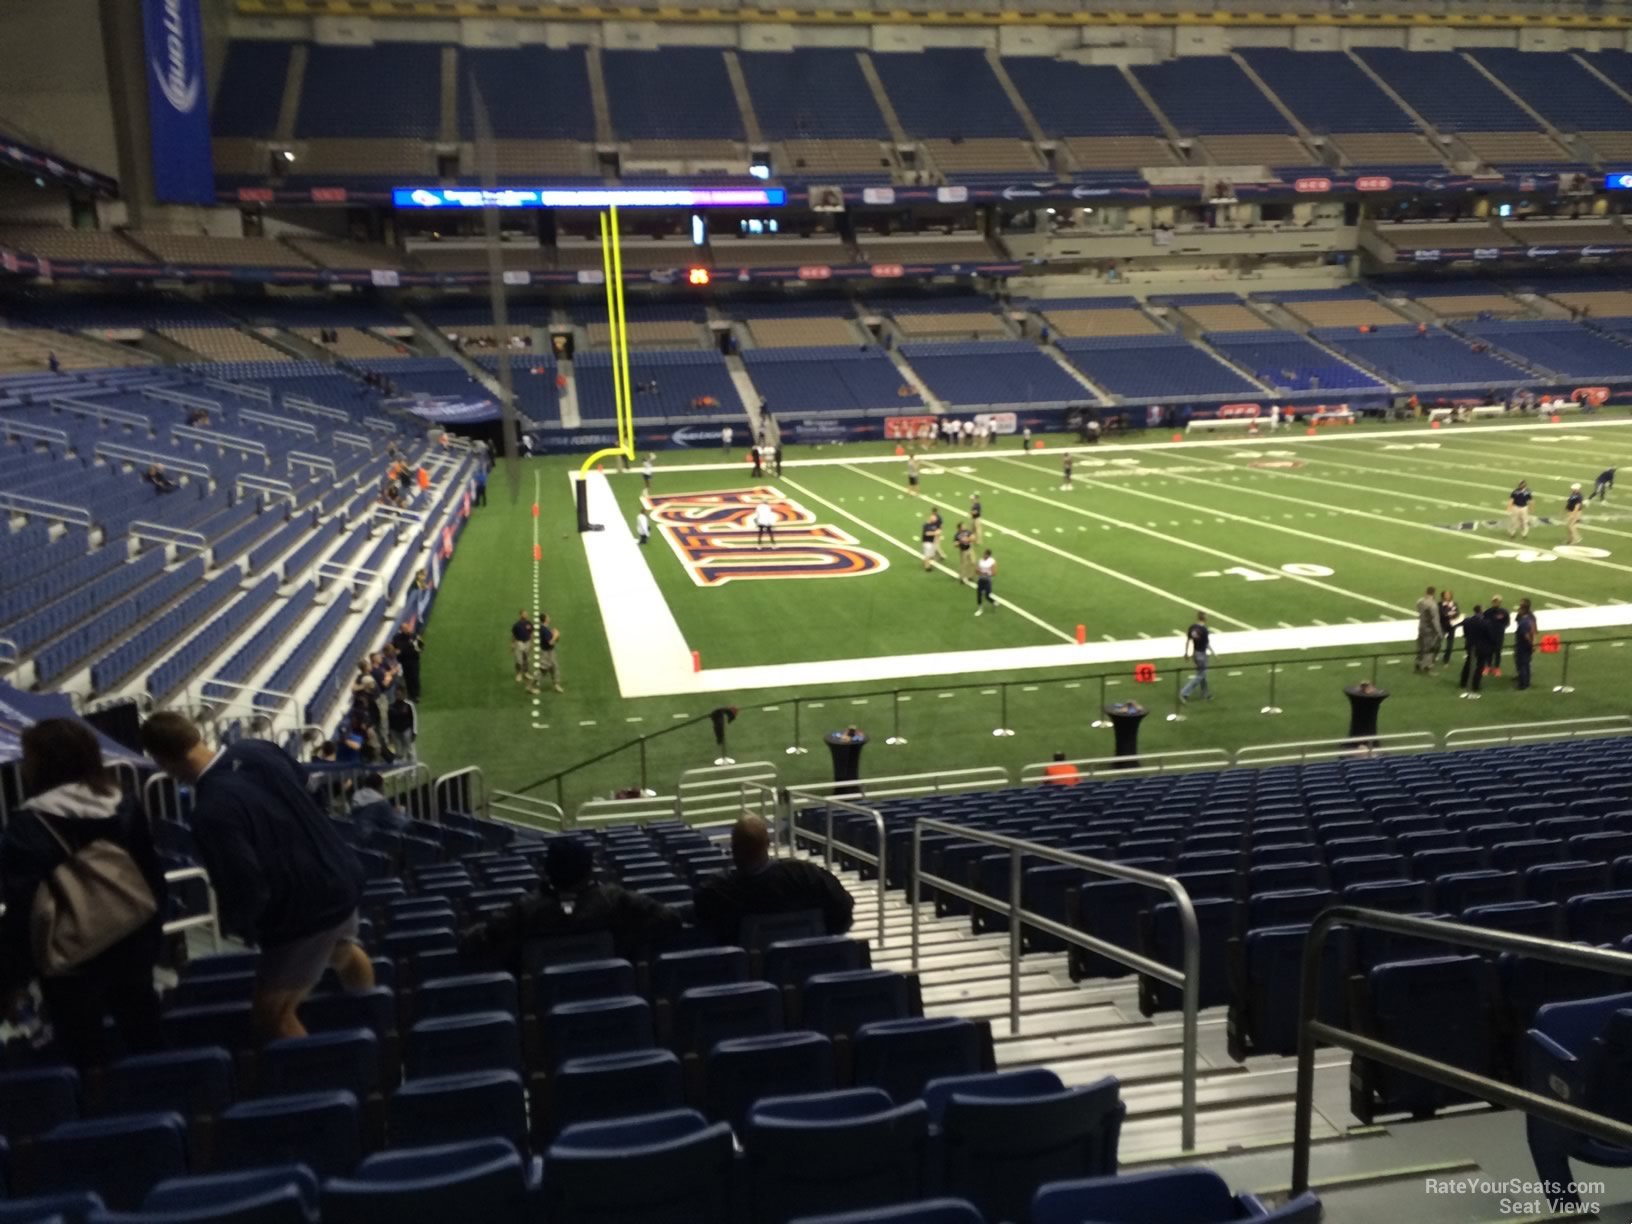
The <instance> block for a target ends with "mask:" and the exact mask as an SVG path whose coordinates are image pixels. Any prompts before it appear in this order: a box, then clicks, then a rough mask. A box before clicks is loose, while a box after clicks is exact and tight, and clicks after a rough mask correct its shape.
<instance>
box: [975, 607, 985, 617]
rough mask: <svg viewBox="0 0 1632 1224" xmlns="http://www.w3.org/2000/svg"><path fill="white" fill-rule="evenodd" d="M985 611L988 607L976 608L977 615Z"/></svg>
mask: <svg viewBox="0 0 1632 1224" xmlns="http://www.w3.org/2000/svg"><path fill="white" fill-rule="evenodd" d="M984 611H986V609H985V608H976V609H975V615H976V616H979V615H980V614H981V613H982V612H984Z"/></svg>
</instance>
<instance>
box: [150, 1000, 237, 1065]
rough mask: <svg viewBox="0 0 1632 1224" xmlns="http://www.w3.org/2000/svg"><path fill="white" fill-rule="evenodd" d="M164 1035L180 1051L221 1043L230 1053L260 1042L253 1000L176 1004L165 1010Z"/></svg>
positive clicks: (219, 1044) (173, 1047) (172, 1046)
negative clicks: (250, 1004) (181, 1005)
mask: <svg viewBox="0 0 1632 1224" xmlns="http://www.w3.org/2000/svg"><path fill="white" fill-rule="evenodd" d="M164 1037H165V1041H166V1042H167V1043H169V1045H170V1046H171V1048H172V1049H177V1050H185V1049H191V1048H195V1047H199V1046H220V1047H221V1048H222V1049H224V1050H227V1051H229V1052H235V1051H238V1050H244V1049H248V1048H249V1047H250V1046H252V1045H254V1044H255V1041H256V1037H255V1021H254V1017H253V1016H252V1015H251V1014H250V1009H249V1000H248V999H245V1000H244V1001H243V1002H242V1003H211V1004H208V1005H206V1006H203V1007H172V1008H170V1009H169V1010H168V1011H166V1012H165V1013H164Z"/></svg>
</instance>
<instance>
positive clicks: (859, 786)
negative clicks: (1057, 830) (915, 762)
mask: <svg viewBox="0 0 1632 1224" xmlns="http://www.w3.org/2000/svg"><path fill="white" fill-rule="evenodd" d="M1013 784H1014V779H1013V778H1012V777H1011V776H1010V774H1009V771H1008V770H1007V769H1005V768H1003V766H1001V765H977V766H976V767H974V768H973V769H940V770H935V771H934V772H932V773H916V774H896V775H894V776H893V777H884V778H862V779H860V780H859V781H856V782H803V783H800V784H799V785H797V786H790V787H788V794H789V795H790V796H793V795H799V796H808V797H810V798H813V799H821V798H826V797H827V796H830V795H834V794H837V793H839V792H841V791H842V792H843V793H844V794H852V793H858V792H859V793H862V794H865V795H866V796H867V797H868V798H869V799H902V798H907V797H909V796H912V795H955V794H958V793H959V792H960V791H979V790H1001V789H1002V788H1003V787H1005V786H1012V785H1013Z"/></svg>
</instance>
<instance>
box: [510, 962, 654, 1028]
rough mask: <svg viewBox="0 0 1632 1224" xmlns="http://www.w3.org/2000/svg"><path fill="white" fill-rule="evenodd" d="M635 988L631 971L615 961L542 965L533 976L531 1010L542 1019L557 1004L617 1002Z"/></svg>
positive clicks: (627, 965) (629, 967)
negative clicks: (595, 1001)
mask: <svg viewBox="0 0 1632 1224" xmlns="http://www.w3.org/2000/svg"><path fill="white" fill-rule="evenodd" d="M635 985H636V980H635V967H634V966H633V965H631V964H630V963H629V962H628V961H626V960H621V959H619V958H617V957H611V958H608V959H606V960H586V961H568V962H567V963H566V964H563V965H546V966H545V967H544V969H543V970H542V971H541V972H539V973H537V974H534V975H533V1008H534V1010H536V1011H537V1012H538V1014H539V1015H544V1014H545V1013H547V1012H548V1011H549V1010H550V1009H551V1008H552V1007H554V1006H555V1005H556V1004H557V1003H581V1002H584V1001H586V1000H589V999H615V998H620V997H622V996H625V995H632V994H634V993H635Z"/></svg>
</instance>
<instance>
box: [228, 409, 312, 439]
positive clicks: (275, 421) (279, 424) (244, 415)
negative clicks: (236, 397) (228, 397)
mask: <svg viewBox="0 0 1632 1224" xmlns="http://www.w3.org/2000/svg"><path fill="white" fill-rule="evenodd" d="M238 419H239V420H240V421H250V422H253V423H254V424H256V425H264V426H266V427H267V428H268V429H279V430H282V431H283V432H284V433H293V434H299V435H300V436H301V437H303V438H311V439H313V440H314V441H315V440H316V438H317V426H315V425H308V424H307V423H306V422H305V421H291V420H290V419H289V418H288V417H280V416H273V415H272V414H271V413H267V412H256V411H255V410H254V409H253V408H245V409H243V410H241V411H240V412H239V413H238Z"/></svg>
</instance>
